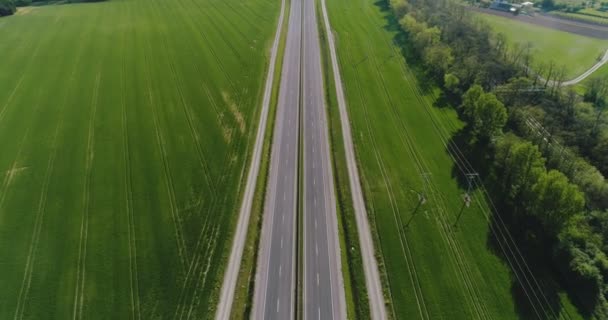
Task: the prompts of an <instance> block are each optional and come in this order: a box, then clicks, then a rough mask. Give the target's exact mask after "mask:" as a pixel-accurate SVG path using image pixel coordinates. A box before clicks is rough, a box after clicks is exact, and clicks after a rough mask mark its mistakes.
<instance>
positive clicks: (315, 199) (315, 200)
mask: <svg viewBox="0 0 608 320" xmlns="http://www.w3.org/2000/svg"><path fill="white" fill-rule="evenodd" d="M313 201H314V202H315V208H316V207H317V197H315V198H314V199H313Z"/></svg>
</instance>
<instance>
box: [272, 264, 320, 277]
mask: <svg viewBox="0 0 608 320" xmlns="http://www.w3.org/2000/svg"><path fill="white" fill-rule="evenodd" d="M282 273H283V265H280V266H279V278H280V277H281V274H282ZM317 279H318V277H317Z"/></svg>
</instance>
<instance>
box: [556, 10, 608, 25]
mask: <svg viewBox="0 0 608 320" xmlns="http://www.w3.org/2000/svg"><path fill="white" fill-rule="evenodd" d="M551 15H554V16H557V17H561V18H566V19H573V20H578V21H582V22H591V23H598V24H605V25H608V18H606V17H601V16H599V17H598V16H595V15H589V14H582V13H575V12H561V11H553V12H551Z"/></svg>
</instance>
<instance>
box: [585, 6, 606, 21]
mask: <svg viewBox="0 0 608 320" xmlns="http://www.w3.org/2000/svg"><path fill="white" fill-rule="evenodd" d="M578 13H580V14H585V15H589V16H595V17H600V18H604V19H608V12H607V11H600V10H597V9H594V8H586V9H583V10H581V11H579V12H578Z"/></svg>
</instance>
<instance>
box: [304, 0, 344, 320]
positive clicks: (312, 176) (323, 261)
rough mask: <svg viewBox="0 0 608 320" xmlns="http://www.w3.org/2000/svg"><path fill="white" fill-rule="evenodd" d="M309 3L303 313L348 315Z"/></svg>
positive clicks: (310, 0)
mask: <svg viewBox="0 0 608 320" xmlns="http://www.w3.org/2000/svg"><path fill="white" fill-rule="evenodd" d="M302 1H303V2H304V3H303V32H304V36H303V41H302V46H303V56H302V108H303V109H302V116H303V118H302V139H303V140H302V145H303V150H302V151H303V160H304V163H303V164H302V166H303V181H302V185H303V199H302V200H303V243H304V249H303V267H304V268H303V286H304V287H303V304H302V306H303V310H302V311H303V319H346V303H345V297H344V285H343V279H342V272H341V261H340V258H341V255H340V245H339V242H338V222H337V216H336V214H337V213H336V199H335V194H334V190H335V189H334V179H333V174H332V163H331V157H330V147H329V133H328V123H327V116H326V112H325V110H326V108H325V94H324V88H323V73H322V68H321V48H320V41H319V32H318V25H317V15H316V10H315V1H314V0H302Z"/></svg>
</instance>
